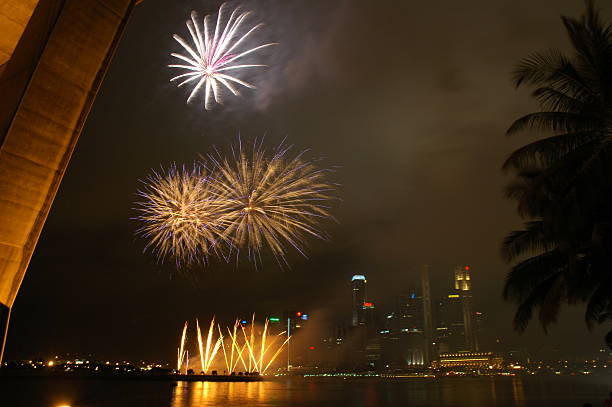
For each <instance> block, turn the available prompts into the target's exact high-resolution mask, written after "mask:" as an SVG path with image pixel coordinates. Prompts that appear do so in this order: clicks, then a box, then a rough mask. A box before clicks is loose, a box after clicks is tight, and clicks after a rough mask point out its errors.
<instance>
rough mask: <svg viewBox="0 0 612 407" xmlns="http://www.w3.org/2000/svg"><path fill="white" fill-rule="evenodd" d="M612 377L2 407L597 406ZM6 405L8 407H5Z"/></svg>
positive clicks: (18, 385)
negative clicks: (61, 406) (64, 406)
mask: <svg viewBox="0 0 612 407" xmlns="http://www.w3.org/2000/svg"><path fill="white" fill-rule="evenodd" d="M611 390H612V381H611V380H610V378H609V377H529V378H519V377H495V378H493V377H477V378H443V379H425V378H418V379H415V378H406V379H381V378H351V379H343V378H307V379H302V378H292V379H282V380H272V381H265V382H253V383H218V382H205V383H201V382H192V383H181V382H179V383H170V382H168V383H166V382H147V381H120V380H84V379H54V378H45V379H42V378H26V379H24V378H21V379H2V380H1V381H0V395H1V397H2V400H3V402H2V403H0V404H2V405H3V406H4V405H6V406H11V407H13V406H14V407H19V406H28V407H38V406H40V407H47V406H48V407H58V406H60V405H68V406H71V407H78V406H83V407H85V406H91V407H94V406H109V407H111V406H112V407H124V406H125V407H128V406H129V407H139V406H147V407H212V406H222V407H264V406H265V407H340V406H346V407H392V406H393V407H395V406H402V407H418V406H432V407H476V406H478V407H484V406H494V407H542V406H551V407H552V406H554V407H581V406H582V405H583V404H584V403H585V402H590V403H592V404H593V406H595V407H598V406H600V405H601V404H602V403H603V400H604V398H605V396H606V395H607V394H608V392H609V391H611ZM4 402H6V404H4Z"/></svg>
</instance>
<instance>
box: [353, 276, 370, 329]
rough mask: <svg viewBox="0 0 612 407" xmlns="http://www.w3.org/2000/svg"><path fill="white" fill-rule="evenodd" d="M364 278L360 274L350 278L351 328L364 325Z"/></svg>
mask: <svg viewBox="0 0 612 407" xmlns="http://www.w3.org/2000/svg"><path fill="white" fill-rule="evenodd" d="M366 282H367V280H366V277H365V276H364V275H361V274H357V275H354V276H353V278H351V285H352V289H353V303H352V311H353V323H352V325H353V326H358V325H365V323H366V316H365V312H364V311H365V309H364V306H363V305H364V303H365V302H366Z"/></svg>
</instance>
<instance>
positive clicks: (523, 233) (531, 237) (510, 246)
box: [501, 220, 556, 262]
mask: <svg viewBox="0 0 612 407" xmlns="http://www.w3.org/2000/svg"><path fill="white" fill-rule="evenodd" d="M555 246H556V242H554V241H551V239H550V237H549V236H547V233H546V230H545V225H544V222H543V221H541V220H537V221H531V222H527V223H525V229H523V230H516V231H514V232H511V233H510V234H509V235H508V236H506V238H505V239H504V242H503V244H502V249H501V252H502V257H503V258H504V260H506V261H508V262H510V261H512V260H514V259H515V258H517V257H519V256H523V255H525V254H531V253H539V252H542V251H548V250H551V249H552V248H554V247H555Z"/></svg>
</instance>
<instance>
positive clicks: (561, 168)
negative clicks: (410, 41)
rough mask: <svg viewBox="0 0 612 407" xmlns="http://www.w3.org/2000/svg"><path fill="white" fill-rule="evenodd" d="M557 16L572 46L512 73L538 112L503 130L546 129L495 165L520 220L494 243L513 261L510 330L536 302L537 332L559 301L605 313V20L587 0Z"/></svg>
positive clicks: (609, 235)
mask: <svg viewBox="0 0 612 407" xmlns="http://www.w3.org/2000/svg"><path fill="white" fill-rule="evenodd" d="M562 22H563V24H564V26H565V29H566V31H567V34H568V37H569V39H570V42H571V44H572V46H573V53H572V54H571V55H570V56H567V55H565V54H563V53H562V52H559V51H556V50H550V51H546V52H542V53H536V54H533V55H531V56H529V57H527V58H525V59H523V60H522V61H521V62H520V63H519V64H518V67H517V69H516V70H515V72H514V82H515V84H516V86H517V87H520V86H529V87H531V88H533V91H532V96H533V98H535V99H536V100H537V101H538V103H539V105H540V107H541V109H542V110H541V111H538V112H535V113H530V114H528V115H526V116H523V117H521V118H519V119H518V120H516V121H515V122H514V123H513V124H512V125H511V126H510V128H509V129H508V131H507V134H509V135H513V134H516V133H520V132H524V131H536V132H547V133H548V135H547V137H545V138H542V139H540V140H537V141H535V142H532V143H530V144H527V145H526V146H524V147H521V148H519V149H518V150H516V151H514V152H513V153H512V154H510V156H509V157H508V159H507V160H506V162H505V163H504V165H503V169H504V170H505V171H509V172H512V173H513V174H514V176H515V180H514V181H513V182H512V183H511V184H510V185H508V186H507V188H506V196H507V197H508V198H510V199H513V200H515V201H516V202H517V207H518V211H519V214H520V215H521V216H522V217H523V218H526V219H528V221H527V222H526V223H525V228H524V229H523V230H519V231H514V232H512V233H510V234H509V235H508V236H507V237H506V239H505V240H504V242H503V245H502V254H503V256H504V258H505V259H506V260H507V261H508V262H512V261H517V260H519V262H518V263H517V264H515V265H514V266H513V267H512V269H511V271H510V272H509V273H508V276H507V279H506V284H505V288H504V297H505V298H506V299H507V300H513V301H516V302H517V303H518V308H517V311H516V315H515V319H514V326H515V329H517V330H519V331H523V330H524V329H525V328H526V327H527V324H528V322H529V321H530V319H531V317H532V314H533V312H534V311H535V310H536V309H539V319H540V322H541V324H542V326H543V328H544V329H545V330H546V328H547V326H548V325H549V324H550V323H552V322H555V321H556V318H557V315H558V313H559V309H560V306H561V304H562V303H563V302H567V303H570V304H573V303H585V304H586V313H585V320H586V323H587V326H588V327H589V328H591V327H593V326H594V325H596V324H601V323H604V322H605V321H606V320H612V229H611V226H612V24H604V23H602V21H601V18H600V15H599V13H598V11H597V10H596V9H595V6H594V4H593V1H590V0H588V1H587V2H586V12H585V14H584V15H583V16H582V17H581V18H579V19H574V18H569V17H562ZM610 338H612V331H611V332H610V333H609V334H608V335H607V340H608V342H609V339H610ZM609 345H611V348H612V344H610V343H609Z"/></svg>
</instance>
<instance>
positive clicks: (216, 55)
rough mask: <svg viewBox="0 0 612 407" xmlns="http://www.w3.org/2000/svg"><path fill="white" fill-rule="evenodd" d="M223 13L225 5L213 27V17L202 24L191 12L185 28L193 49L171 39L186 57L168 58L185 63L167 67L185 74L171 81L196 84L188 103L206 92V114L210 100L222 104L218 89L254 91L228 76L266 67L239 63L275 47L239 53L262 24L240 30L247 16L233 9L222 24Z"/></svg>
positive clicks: (178, 40)
mask: <svg viewBox="0 0 612 407" xmlns="http://www.w3.org/2000/svg"><path fill="white" fill-rule="evenodd" d="M224 11H225V3H224V4H222V5H221V7H220V8H219V12H218V16H217V21H216V24H215V23H213V22H212V21H211V20H212V17H211V16H210V15H207V16H205V17H204V19H203V20H198V15H197V13H196V12H195V11H192V12H191V19H190V20H188V21H187V23H186V24H187V28H188V29H189V34H191V39H192V41H193V44H194V45H195V49H194V47H193V46H191V45H189V44H188V42H187V41H185V40H184V39H183V38H182V37H180V36H179V35H177V34H174V35H173V38H174V39H175V40H176V41H177V42H178V43H179V44H180V45H181V46H182V47H183V48H184V49H185V51H186V52H187V53H188V55H184V54H177V53H172V54H170V55H171V56H173V57H175V58H177V59H180V60H181V61H182V62H185V63H187V65H185V64H172V65H168V66H169V67H171V68H179V69H183V70H186V71H187V72H186V73H182V74H180V75H178V76H175V77H173V78H172V79H170V81H171V82H174V81H178V80H181V82H180V83H179V84H178V86H183V85H185V84H195V86H194V87H193V89H192V91H191V93H190V94H189V97H188V99H187V103H189V102H190V101H191V100H192V99H193V98H194V97H195V96H196V95H197V94H198V92H199V91H200V90H201V89H202V87H203V88H204V92H205V96H204V108H205V109H207V110H208V109H210V108H211V107H212V101H213V99H214V101H215V102H217V103H221V89H222V88H221V86H220V85H223V86H224V87H225V88H227V89H228V90H229V91H230V92H231V93H232V94H234V95H235V96H237V95H238V94H239V91H238V89H237V88H236V86H235V84H237V85H241V86H244V87H247V88H255V86H253V85H252V84H250V83H248V82H245V81H243V80H241V79H239V78H238V77H236V76H233V75H234V74H232V75H230V73H231V72H235V71H236V70H237V72H240V70H242V69H245V68H253V67H263V66H265V65H260V64H241V63H240V62H239V60H240V59H241V58H242V57H244V56H246V55H248V54H251V53H253V52H255V51H258V50H260V49H262V48H265V47H269V46H271V45H275V43H268V44H263V45H259V46H257V47H254V48H249V49H246V50H242V51H239V50H240V49H241V48H240V47H239V46H240V45H241V44H242V43H243V42H244V41H245V40H246V39H247V38H248V37H249V36H250V35H251V34H252V33H253V32H254V31H255V30H257V29H258V28H259V27H261V25H262V24H257V25H255V26H254V27H252V28H250V29H248V30H243V29H242V28H241V27H242V24H243V23H244V22H245V20H246V19H247V17H248V16H249V14H250V12H248V11H247V12H240V11H239V9H235V10H234V11H232V13H231V14H230V17H229V19H228V20H227V21H226V22H225V23H224V21H223V20H224ZM200 21H201V23H200Z"/></svg>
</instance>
